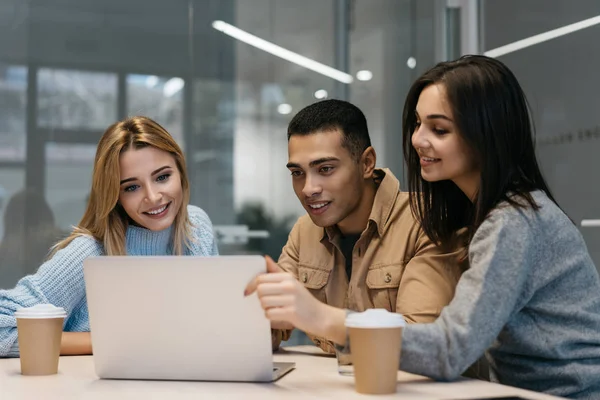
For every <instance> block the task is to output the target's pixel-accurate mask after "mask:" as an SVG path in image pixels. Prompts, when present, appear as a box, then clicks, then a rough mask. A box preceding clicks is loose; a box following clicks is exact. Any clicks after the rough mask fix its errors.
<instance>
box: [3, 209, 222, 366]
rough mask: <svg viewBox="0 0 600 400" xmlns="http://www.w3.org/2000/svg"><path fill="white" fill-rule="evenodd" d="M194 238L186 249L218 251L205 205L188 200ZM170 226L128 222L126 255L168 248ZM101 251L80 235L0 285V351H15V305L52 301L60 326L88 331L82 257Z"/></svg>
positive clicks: (161, 251) (169, 251) (163, 252)
mask: <svg viewBox="0 0 600 400" xmlns="http://www.w3.org/2000/svg"><path fill="white" fill-rule="evenodd" d="M188 214H189V218H190V222H191V223H192V236H193V238H194V242H193V243H192V244H191V248H190V249H188V250H187V251H186V253H185V254H186V255H196V256H213V255H217V254H218V252H217V245H216V242H215V238H214V236H213V230H212V224H211V222H210V219H209V218H208V216H207V215H206V213H205V212H204V211H202V210H201V209H200V208H198V207H195V206H188ZM171 231H172V228H169V229H165V230H163V231H160V232H153V231H150V230H148V229H144V228H141V227H137V226H133V225H130V226H129V227H128V228H127V233H126V247H127V254H128V255H137V256H150V255H170V254H172V249H171V244H170V239H171ZM103 253H104V251H103V249H102V245H101V244H100V243H98V242H97V241H96V240H95V239H93V238H91V237H78V238H77V239H75V240H73V241H72V242H71V243H70V244H69V245H68V246H67V247H65V248H64V249H62V250H60V251H58V252H57V253H56V254H55V255H54V257H52V259H50V260H48V261H46V262H45V263H44V264H43V265H42V266H41V267H40V268H39V270H38V271H37V273H35V274H34V275H29V276H26V277H25V278H23V279H21V280H20V281H19V282H18V283H17V286H16V287H15V288H14V289H11V290H0V357H6V356H8V357H18V356H19V347H18V341H17V321H16V319H15V317H14V316H13V315H14V312H15V311H16V310H17V308H19V307H30V306H33V305H35V304H39V303H52V304H54V305H56V306H58V307H63V308H64V309H65V311H66V312H67V317H66V318H65V325H64V331H66V332H89V330H90V323H89V316H88V308H87V300H86V296H85V282H84V280H83V260H85V259H86V258H87V257H91V256H99V255H102V254H103Z"/></svg>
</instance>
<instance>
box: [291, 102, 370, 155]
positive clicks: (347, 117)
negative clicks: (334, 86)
mask: <svg viewBox="0 0 600 400" xmlns="http://www.w3.org/2000/svg"><path fill="white" fill-rule="evenodd" d="M336 129H339V130H340V131H341V133H342V147H345V148H346V149H348V151H350V154H351V155H352V156H353V157H354V158H355V159H356V160H358V159H359V158H360V156H361V155H362V153H363V152H364V151H365V150H366V149H367V147H369V146H371V138H370V137H369V129H368V128H367V119H366V118H365V115H364V114H363V112H362V111H360V109H359V108H358V107H356V106H355V105H354V104H351V103H348V102H347V101H343V100H335V99H330V100H323V101H319V102H316V103H313V104H311V105H309V106H307V107H304V108H303V109H302V110H300V111H299V112H298V114H296V115H295V116H294V118H292V120H291V121H290V124H289V125H288V133H287V135H288V141H289V140H290V137H292V135H310V134H313V133H317V132H327V131H333V130H336Z"/></svg>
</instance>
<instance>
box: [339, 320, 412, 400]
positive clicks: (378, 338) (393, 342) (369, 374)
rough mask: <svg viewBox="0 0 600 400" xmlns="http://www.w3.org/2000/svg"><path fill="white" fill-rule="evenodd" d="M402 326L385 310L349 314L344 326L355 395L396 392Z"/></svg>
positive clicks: (403, 322) (399, 321)
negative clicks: (348, 341)
mask: <svg viewBox="0 0 600 400" xmlns="http://www.w3.org/2000/svg"><path fill="white" fill-rule="evenodd" d="M405 325H406V322H405V321H404V318H403V317H402V315H401V314H397V313H391V312H388V311H387V310H384V309H369V310H366V311H364V312H361V313H352V314H350V315H348V317H347V318H346V327H347V329H348V333H349V335H350V351H351V354H352V363H353V364H354V383H355V387H356V391H357V392H358V393H364V394H391V393H395V392H396V386H397V383H398V367H399V365H400V352H401V345H402V330H403V329H404V326H405Z"/></svg>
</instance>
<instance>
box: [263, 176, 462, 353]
mask: <svg viewBox="0 0 600 400" xmlns="http://www.w3.org/2000/svg"><path fill="white" fill-rule="evenodd" d="M375 176H376V178H375V179H376V182H378V183H379V186H378V189H377V193H376V195H375V201H374V203H373V208H372V211H371V214H370V216H369V222H368V224H367V226H366V228H365V230H364V231H363V232H362V234H361V235H360V238H359V239H358V241H357V242H356V244H355V246H354V250H353V252H352V274H351V279H350V280H348V276H347V274H346V269H345V258H344V255H343V254H342V251H341V249H340V245H339V241H340V237H341V232H340V231H339V229H338V228H337V226H333V227H328V228H325V229H323V228H320V227H318V226H316V225H315V224H313V222H312V221H311V219H310V217H309V216H308V215H305V216H302V217H300V218H299V219H298V221H297V222H296V224H295V225H294V227H293V228H292V231H291V232H290V235H289V238H288V242H287V244H286V245H285V246H284V248H283V250H282V253H281V256H280V257H279V262H278V263H279V265H280V266H281V268H283V269H284V270H286V271H287V272H290V273H291V274H293V275H294V276H295V277H296V278H297V279H298V280H300V282H302V283H303V284H304V286H305V287H306V288H307V289H308V290H310V291H311V292H312V294H313V295H314V296H315V297H316V298H317V299H319V300H320V301H322V302H323V303H326V304H329V305H332V306H335V307H339V308H347V309H351V310H356V311H364V310H366V309H368V308H385V309H386V310H388V311H392V312H398V313H401V314H402V315H403V316H404V318H405V319H406V321H407V322H409V323H418V322H431V321H434V320H435V319H436V318H437V317H438V315H439V314H440V312H441V310H442V308H443V307H444V306H446V305H447V304H448V303H449V302H450V300H451V299H452V297H453V296H454V289H455V287H456V284H457V282H458V279H459V278H460V276H461V274H462V272H463V271H464V269H465V268H466V262H465V261H463V262H459V257H460V255H461V254H463V252H464V248H457V249H455V250H454V251H451V252H444V251H442V249H441V248H440V247H438V246H437V245H435V244H434V243H432V242H431V240H429V238H428V237H427V235H426V234H425V232H424V231H423V229H422V228H421V226H420V224H419V223H418V222H417V220H415V218H414V216H413V214H412V212H411V209H410V202H409V195H408V193H405V192H401V191H400V183H399V182H398V179H396V177H395V176H394V175H393V174H392V172H391V171H390V170H388V169H382V170H381V169H380V170H376V171H375ZM290 333H291V332H290V331H273V347H274V348H277V347H278V346H279V343H280V341H281V340H282V339H283V340H287V339H288V338H289V335H290ZM307 333H308V332H307ZM308 334H309V336H310V333H308ZM311 339H312V340H313V341H314V342H315V343H316V344H317V345H318V346H320V347H321V348H323V350H325V351H329V352H333V347H332V344H331V343H330V342H328V341H327V340H324V339H323V338H317V337H313V336H311Z"/></svg>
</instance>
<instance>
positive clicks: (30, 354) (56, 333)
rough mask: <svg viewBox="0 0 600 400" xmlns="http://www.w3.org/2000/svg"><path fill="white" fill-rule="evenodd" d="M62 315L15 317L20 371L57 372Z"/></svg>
mask: <svg viewBox="0 0 600 400" xmlns="http://www.w3.org/2000/svg"><path fill="white" fill-rule="evenodd" d="M63 321H64V317H59V318H17V331H18V337H19V339H18V340H19V352H20V354H21V373H22V374H23V375H52V374H56V373H57V372H58V360H59V356H60V342H61V338H62V329H63Z"/></svg>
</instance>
